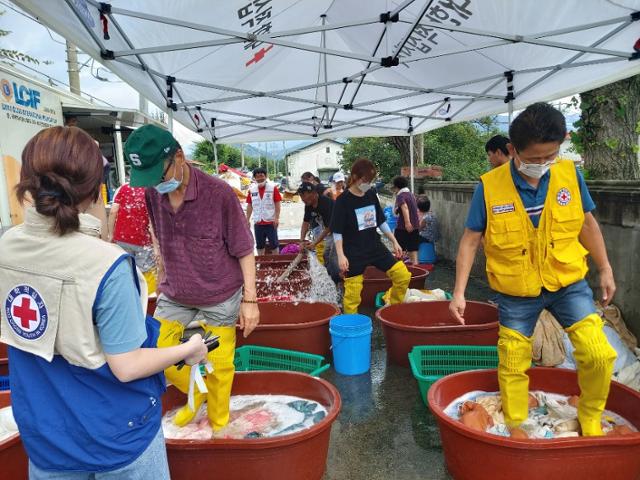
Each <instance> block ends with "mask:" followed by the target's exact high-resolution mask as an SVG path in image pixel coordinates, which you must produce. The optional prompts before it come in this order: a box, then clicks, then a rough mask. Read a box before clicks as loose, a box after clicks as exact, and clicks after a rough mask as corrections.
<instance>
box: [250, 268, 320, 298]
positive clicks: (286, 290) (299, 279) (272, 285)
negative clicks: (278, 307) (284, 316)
mask: <svg viewBox="0 0 640 480" xmlns="http://www.w3.org/2000/svg"><path fill="white" fill-rule="evenodd" d="M285 270H286V266H283V267H273V268H266V269H263V270H258V271H257V272H256V291H257V293H258V298H262V297H273V296H291V297H294V298H304V297H305V296H306V295H307V294H308V293H309V290H310V289H311V277H310V276H309V272H308V271H306V270H294V271H293V272H291V274H290V275H289V277H288V278H287V279H286V280H285V281H283V282H282V283H276V279H277V278H278V276H279V275H280V274H282V273H283V272H284V271H285Z"/></svg>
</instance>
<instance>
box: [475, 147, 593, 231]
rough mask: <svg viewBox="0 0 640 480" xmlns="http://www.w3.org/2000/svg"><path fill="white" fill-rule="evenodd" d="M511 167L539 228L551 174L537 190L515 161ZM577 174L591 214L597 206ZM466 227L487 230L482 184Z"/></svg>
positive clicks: (577, 170) (581, 194)
mask: <svg viewBox="0 0 640 480" xmlns="http://www.w3.org/2000/svg"><path fill="white" fill-rule="evenodd" d="M510 165H511V178H513V183H514V184H515V186H516V190H517V191H518V194H519V195H520V198H521V199H522V203H523V205H524V208H525V210H526V212H527V214H528V215H529V218H530V219H531V223H533V226H534V227H535V228H538V224H539V223H540V215H542V210H543V209H544V202H545V200H546V198H547V191H548V190H549V177H550V175H551V173H550V172H547V173H545V174H544V175H543V176H542V178H540V183H538V188H535V187H532V186H531V185H529V184H528V183H527V182H526V180H525V179H524V178H522V177H521V176H520V174H519V173H518V172H517V170H516V167H515V165H514V163H513V160H512V161H511V163H510ZM576 173H577V175H578V184H579V185H580V196H581V197H582V210H583V211H584V212H585V213H586V212H591V211H592V210H595V208H596V204H595V203H593V199H592V198H591V194H590V193H589V189H588V188H587V184H586V183H585V181H584V178H583V177H582V173H580V170H579V169H578V168H576ZM465 227H467V228H468V229H469V230H473V231H474V232H484V230H485V229H486V228H487V209H486V206H485V202H484V189H483V187H482V182H480V183H479V184H478V185H477V186H476V190H475V192H473V198H472V199H471V208H470V209H469V214H468V215H467V222H466V223H465Z"/></svg>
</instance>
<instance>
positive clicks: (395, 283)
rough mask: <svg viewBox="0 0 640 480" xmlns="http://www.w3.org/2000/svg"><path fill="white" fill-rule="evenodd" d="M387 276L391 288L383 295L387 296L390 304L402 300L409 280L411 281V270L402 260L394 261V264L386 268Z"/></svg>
mask: <svg viewBox="0 0 640 480" xmlns="http://www.w3.org/2000/svg"><path fill="white" fill-rule="evenodd" d="M387 277H389V278H390V279H391V288H390V289H389V290H388V291H387V293H386V294H385V296H386V297H387V298H388V301H389V304H390V305H395V304H396V303H402V302H404V296H405V295H406V294H407V288H409V282H410V281H411V272H410V271H409V269H408V268H407V266H406V265H405V264H404V262H396V264H395V265H394V266H393V267H391V268H390V269H389V270H387Z"/></svg>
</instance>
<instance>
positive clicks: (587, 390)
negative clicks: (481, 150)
mask: <svg viewBox="0 0 640 480" xmlns="http://www.w3.org/2000/svg"><path fill="white" fill-rule="evenodd" d="M565 135H566V125H565V120H564V117H563V115H562V114H561V113H560V112H559V111H558V110H556V109H555V108H553V107H551V106H550V105H547V104H545V103H536V104H533V105H530V106H529V107H527V109H526V110H524V111H523V112H522V113H521V114H520V115H518V117H517V118H516V119H515V120H514V121H513V123H512V124H511V126H510V128H509V137H510V138H511V143H510V144H509V145H508V149H509V154H510V156H511V157H512V161H510V162H508V163H506V164H504V165H502V166H500V167H497V168H495V169H493V170H491V171H490V172H488V173H486V174H484V175H483V176H482V181H481V183H480V184H479V185H478V187H477V188H476V191H475V193H474V196H473V200H472V204H471V209H470V211H469V215H468V217H467V222H466V225H465V226H466V228H465V231H464V234H463V236H462V239H461V240H460V246H459V249H458V258H457V262H456V284H455V289H454V294H453V300H452V301H451V304H450V306H449V310H450V313H451V314H452V315H453V316H454V317H455V318H456V319H458V321H460V322H462V323H464V310H465V298H464V291H465V288H466V286H467V281H468V279H469V273H470V271H471V266H472V264H473V260H474V258H475V254H476V251H477V249H478V246H479V245H480V243H481V241H482V238H483V236H484V249H485V254H486V257H487V264H486V270H487V278H488V280H489V285H490V286H491V288H492V289H494V290H496V291H497V292H498V295H497V303H498V314H499V319H500V331H499V340H498V358H499V365H498V380H499V384H500V394H501V397H502V406H503V410H504V416H505V421H506V423H507V426H508V427H509V428H510V430H511V434H512V436H514V437H515V436H519V437H522V436H523V435H524V436H526V433H525V432H523V431H522V429H521V428H519V427H520V425H521V424H522V422H524V421H525V420H526V419H527V417H528V390H529V377H528V376H527V374H526V371H527V370H528V369H529V367H530V366H531V345H532V338H531V337H532V335H533V329H534V327H535V325H536V322H537V319H538V316H539V314H540V312H541V311H542V309H544V308H546V309H547V310H549V311H550V312H551V313H552V314H553V315H554V316H555V317H556V318H557V320H558V321H559V322H560V324H561V325H562V326H563V327H564V329H565V330H566V332H567V333H568V334H569V339H570V340H571V343H572V344H573V346H574V348H575V351H574V357H575V359H576V364H577V366H578V383H579V384H580V390H581V394H580V400H579V402H578V420H579V422H580V426H581V429H582V435H584V436H594V435H602V427H601V417H602V411H603V409H604V406H605V403H606V400H607V396H608V395H609V384H610V381H611V374H612V371H613V365H614V361H615V359H616V352H615V350H614V349H613V348H612V347H611V346H610V345H609V343H608V341H607V338H606V336H605V335H604V332H603V330H602V326H603V321H602V319H601V318H600V317H599V316H598V315H597V313H596V310H595V306H594V302H593V292H592V291H591V289H590V288H589V286H588V285H587V282H586V281H585V279H584V277H585V274H586V273H587V260H586V256H587V254H590V255H591V257H592V258H593V261H594V262H595V264H596V266H597V268H598V272H599V276H600V287H601V289H602V301H603V303H604V304H605V305H606V304H608V303H609V302H610V301H611V298H612V297H613V295H614V293H615V290H616V286H615V282H614V279H613V271H612V269H611V265H610V264H609V260H608V258H607V252H606V248H605V244H604V239H603V237H602V232H601V231H600V227H599V226H598V223H597V221H596V220H595V218H594V217H593V215H592V214H591V211H592V210H593V209H595V205H594V203H593V200H592V199H591V196H590V195H589V190H588V189H587V186H586V184H585V182H584V179H583V178H582V175H581V174H580V172H579V171H578V170H577V169H576V167H575V166H574V164H573V162H571V161H557V160H556V158H557V156H558V152H559V150H560V144H561V143H562V142H563V140H564V138H565Z"/></svg>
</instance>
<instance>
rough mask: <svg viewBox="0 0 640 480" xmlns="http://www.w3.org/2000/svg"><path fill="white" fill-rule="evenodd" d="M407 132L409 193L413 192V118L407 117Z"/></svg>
mask: <svg viewBox="0 0 640 480" xmlns="http://www.w3.org/2000/svg"><path fill="white" fill-rule="evenodd" d="M407 133H408V134H409V176H410V178H411V193H414V191H415V189H414V171H413V157H414V153H413V149H414V146H413V118H411V117H409V128H408V129H407Z"/></svg>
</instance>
